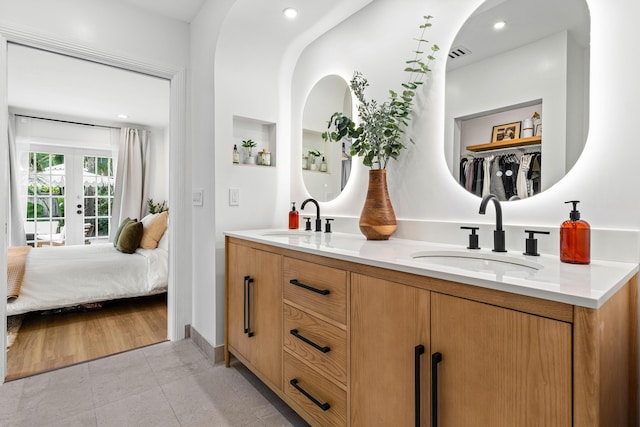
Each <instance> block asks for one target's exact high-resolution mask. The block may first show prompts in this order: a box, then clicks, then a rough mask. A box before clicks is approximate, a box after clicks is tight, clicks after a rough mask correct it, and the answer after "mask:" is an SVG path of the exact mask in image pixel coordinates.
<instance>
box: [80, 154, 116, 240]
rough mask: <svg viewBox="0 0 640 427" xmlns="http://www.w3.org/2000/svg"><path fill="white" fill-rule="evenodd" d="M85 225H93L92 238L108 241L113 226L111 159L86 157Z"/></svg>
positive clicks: (84, 179) (84, 172)
mask: <svg viewBox="0 0 640 427" xmlns="http://www.w3.org/2000/svg"><path fill="white" fill-rule="evenodd" d="M83 183H84V197H85V211H84V218H85V224H91V225H93V231H92V232H91V233H92V236H93V237H94V238H97V239H100V238H102V239H105V240H106V239H108V237H109V230H110V227H111V226H112V225H111V211H112V206H113V192H114V186H115V177H114V176H113V160H112V159H111V158H110V157H99V156H85V157H84V168H83Z"/></svg>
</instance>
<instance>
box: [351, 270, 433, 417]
mask: <svg viewBox="0 0 640 427" xmlns="http://www.w3.org/2000/svg"><path fill="white" fill-rule="evenodd" d="M429 312H430V292H428V291H425V290H422V289H419V288H414V287H410V286H403V285H399V284H397V283H393V282H389V281H386V280H381V279H376V278H372V277H367V276H363V275H360V274H352V278H351V388H350V392H351V425H352V426H370V427H374V426H415V425H418V424H416V419H417V417H419V420H420V421H421V423H420V424H419V425H423V426H428V425H429V423H430V407H429V403H428V402H429V401H430V400H429V399H430V383H431V374H430V366H431V362H430V357H431V349H430V348H431V346H430V336H429V335H430V332H429ZM416 386H417V388H416ZM416 410H417V411H418V413H416ZM443 425H445V424H443Z"/></svg>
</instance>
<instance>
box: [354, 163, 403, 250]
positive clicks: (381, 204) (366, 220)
mask: <svg viewBox="0 0 640 427" xmlns="http://www.w3.org/2000/svg"><path fill="white" fill-rule="evenodd" d="M396 227H397V225H396V214H395V212H393V206H391V200H390V199H389V191H388V189H387V171H386V169H371V170H369V189H368V190H367V199H366V200H365V202H364V206H363V207H362V212H361V213H360V231H361V232H362V234H364V235H365V237H366V238H367V240H388V239H389V237H391V235H392V234H393V233H394V232H395V231H396Z"/></svg>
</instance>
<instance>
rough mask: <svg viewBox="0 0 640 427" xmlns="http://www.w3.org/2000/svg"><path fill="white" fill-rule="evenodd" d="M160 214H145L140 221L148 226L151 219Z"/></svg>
mask: <svg viewBox="0 0 640 427" xmlns="http://www.w3.org/2000/svg"><path fill="white" fill-rule="evenodd" d="M158 215H159V214H157V213H155V214H148V215H147V216H145V217H144V218H142V219H141V220H140V222H141V223H142V226H143V227H146V226H148V225H149V223H151V221H153V219H154V218H155V217H156V216H158Z"/></svg>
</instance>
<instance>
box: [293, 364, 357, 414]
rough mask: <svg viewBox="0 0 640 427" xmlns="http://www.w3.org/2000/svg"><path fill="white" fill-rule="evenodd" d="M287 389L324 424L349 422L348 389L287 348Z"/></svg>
mask: <svg viewBox="0 0 640 427" xmlns="http://www.w3.org/2000/svg"><path fill="white" fill-rule="evenodd" d="M292 382H294V383H295V385H293V384H292ZM296 387H298V388H296ZM284 392H285V394H286V395H287V396H289V397H290V398H291V399H293V400H294V401H295V402H296V403H297V404H298V405H300V407H302V408H303V409H304V410H305V411H306V412H307V413H309V414H310V415H311V416H312V417H314V418H315V419H316V420H318V422H319V424H320V425H323V426H344V425H346V423H347V392H346V391H345V390H343V389H341V388H340V387H338V386H337V385H335V384H333V383H332V382H330V381H329V380H327V379H325V378H323V377H322V376H321V375H319V374H318V373H316V372H315V371H314V370H313V369H311V368H309V367H308V366H306V365H305V364H304V363H302V362H300V361H299V360H297V359H296V358H295V357H293V356H292V355H290V354H289V353H287V352H286V351H285V352H284ZM321 406H322V407H321Z"/></svg>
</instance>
